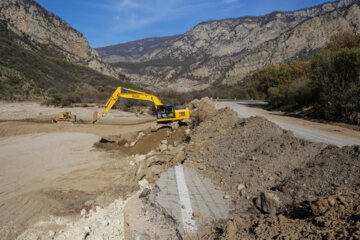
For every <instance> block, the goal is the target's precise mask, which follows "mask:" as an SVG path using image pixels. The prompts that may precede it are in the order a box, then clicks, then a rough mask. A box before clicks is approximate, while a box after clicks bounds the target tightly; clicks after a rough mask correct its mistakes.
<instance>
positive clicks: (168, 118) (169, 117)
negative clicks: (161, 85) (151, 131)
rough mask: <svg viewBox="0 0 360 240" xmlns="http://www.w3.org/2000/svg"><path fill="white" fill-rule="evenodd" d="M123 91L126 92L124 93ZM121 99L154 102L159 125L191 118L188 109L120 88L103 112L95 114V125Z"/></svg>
mask: <svg viewBox="0 0 360 240" xmlns="http://www.w3.org/2000/svg"><path fill="white" fill-rule="evenodd" d="M123 90H125V91H126V92H123ZM119 98H129V99H138V100H144V101H150V102H152V103H153V104H154V105H155V109H156V112H157V114H156V117H157V123H158V124H159V123H161V124H169V123H174V124H172V125H176V124H178V122H179V121H181V120H184V119H188V118H189V117H190V111H189V109H188V108H186V107H174V106H173V105H164V104H162V103H161V101H160V99H159V98H158V97H157V96H155V95H151V94H147V93H144V92H140V91H136V90H133V89H128V88H123V87H118V88H117V89H116V90H115V91H114V93H113V94H112V95H111V97H110V98H109V100H108V101H107V103H106V105H105V107H104V108H103V110H102V112H101V113H99V114H98V113H94V120H93V123H95V122H96V121H97V120H98V119H99V118H101V117H104V116H106V114H108V113H109V111H110V109H111V108H112V107H113V106H114V104H115V103H116V102H117V101H118V100H119ZM175 123H176V124H175Z"/></svg>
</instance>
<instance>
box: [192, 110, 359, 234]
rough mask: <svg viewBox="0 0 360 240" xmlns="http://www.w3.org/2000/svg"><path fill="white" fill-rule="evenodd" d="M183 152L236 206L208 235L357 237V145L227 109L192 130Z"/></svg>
mask: <svg viewBox="0 0 360 240" xmlns="http://www.w3.org/2000/svg"><path fill="white" fill-rule="evenodd" d="M185 152H186V156H187V159H188V160H187V161H186V162H185V165H186V166H188V167H192V168H194V169H195V170H196V171H198V172H199V173H201V174H204V175H205V176H207V177H208V178H210V179H211V180H212V182H213V183H214V184H215V185H216V186H217V187H218V188H219V189H221V190H223V191H225V192H227V193H228V194H229V195H231V197H232V199H233V202H234V205H235V209H234V211H233V216H235V217H234V218H232V219H230V220H229V221H228V222H217V223H216V224H215V225H214V230H213V232H212V233H210V234H206V235H205V237H204V239H218V238H223V239H255V238H260V239H268V238H281V239H282V238H284V239H286V238H288V239H292V238H297V239H299V238H316V239H319V238H320V239H321V238H330V239H331V238H344V237H348V236H352V237H355V238H357V237H356V236H359V235H358V234H359V233H360V232H359V231H358V230H357V229H358V225H360V217H359V215H358V210H359V208H360V198H359V189H358V187H359V183H360V182H359V179H360V165H358V163H359V161H360V151H359V146H352V147H343V148H338V147H336V146H332V145H327V144H322V143H313V142H309V141H306V140H302V139H298V138H296V137H294V135H293V133H292V132H290V131H285V130H282V129H281V128H280V127H278V126H277V125H276V124H274V123H272V122H270V121H268V120H266V119H264V118H261V117H251V118H247V119H241V118H239V117H238V115H237V113H236V112H234V111H233V110H231V109H229V108H225V109H220V110H218V111H216V112H212V113H211V114H209V115H208V116H207V117H206V119H204V120H203V122H201V123H200V125H199V126H197V127H196V128H195V129H194V131H193V132H192V135H191V141H190V143H189V144H188V145H187V146H186V150H185ZM334 199H335V200H334ZM325 203H326V204H325ZM358 206H359V207H358ZM236 216H239V217H236Z"/></svg>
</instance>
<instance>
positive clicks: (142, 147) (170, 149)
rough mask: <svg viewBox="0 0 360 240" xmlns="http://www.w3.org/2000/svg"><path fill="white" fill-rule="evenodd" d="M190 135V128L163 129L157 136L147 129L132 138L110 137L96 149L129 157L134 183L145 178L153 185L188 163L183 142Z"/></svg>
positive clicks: (124, 136) (133, 134)
mask: <svg viewBox="0 0 360 240" xmlns="http://www.w3.org/2000/svg"><path fill="white" fill-rule="evenodd" d="M189 133H190V130H189V128H188V126H182V127H180V128H178V129H176V130H172V129H170V128H161V129H159V130H158V131H157V132H151V131H150V129H147V130H146V131H141V132H135V133H131V134H122V135H112V136H107V137H106V138H102V139H100V141H99V142H97V143H95V144H94V146H95V148H97V149H101V150H106V151H109V150H110V151H113V152H117V151H118V152H121V153H123V154H126V155H127V156H128V159H129V164H130V165H131V166H134V169H135V172H134V173H133V176H134V177H135V179H136V181H134V182H137V181H139V180H141V179H143V178H145V179H146V180H148V181H149V182H150V183H153V182H155V181H156V180H157V179H158V178H159V177H160V174H161V173H162V172H164V171H165V170H166V169H168V168H169V167H173V166H175V165H177V164H180V163H181V162H182V161H183V160H184V159H185V154H184V142H185V141H186V139H187V138H188V136H189Z"/></svg>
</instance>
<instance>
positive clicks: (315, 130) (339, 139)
mask: <svg viewBox="0 0 360 240" xmlns="http://www.w3.org/2000/svg"><path fill="white" fill-rule="evenodd" d="M223 107H230V108H232V109H233V110H235V111H236V112H237V113H238V114H239V117H243V118H248V117H251V116H262V117H264V118H266V119H268V120H270V121H272V122H274V123H276V124H277V125H279V126H280V127H281V128H283V129H285V130H290V131H292V132H293V133H294V135H295V136H296V137H298V138H303V139H307V140H310V141H313V142H324V143H328V144H333V145H336V146H339V147H342V146H346V145H360V132H359V131H356V130H351V129H348V128H345V127H340V126H335V125H331V124H324V123H316V122H311V121H307V120H303V119H299V118H294V117H288V116H285V115H284V114H283V113H281V112H270V111H267V110H264V109H261V108H258V107H256V106H255V105H252V104H251V103H237V102H220V103H217V108H223Z"/></svg>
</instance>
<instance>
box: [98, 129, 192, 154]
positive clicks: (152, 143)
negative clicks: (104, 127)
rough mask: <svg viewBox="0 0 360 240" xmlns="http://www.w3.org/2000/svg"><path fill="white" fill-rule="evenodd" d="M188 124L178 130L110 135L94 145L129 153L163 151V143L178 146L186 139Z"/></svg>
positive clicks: (148, 130) (99, 147)
mask: <svg viewBox="0 0 360 240" xmlns="http://www.w3.org/2000/svg"><path fill="white" fill-rule="evenodd" d="M186 129H187V127H186V126H182V127H181V128H178V129H176V130H171V129H170V128H161V129H159V130H158V131H157V132H151V131H150V129H147V130H146V131H141V132H134V133H131V134H120V135H110V136H107V137H105V138H102V139H100V141H99V142H97V143H95V144H94V146H95V147H96V148H98V149H105V150H119V151H121V152H123V153H125V154H127V155H136V154H147V153H149V152H151V151H154V152H156V151H157V152H159V151H161V145H163V144H166V145H171V146H173V147H176V146H178V145H179V144H180V143H183V142H184V141H185V140H186V136H187V134H186Z"/></svg>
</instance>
